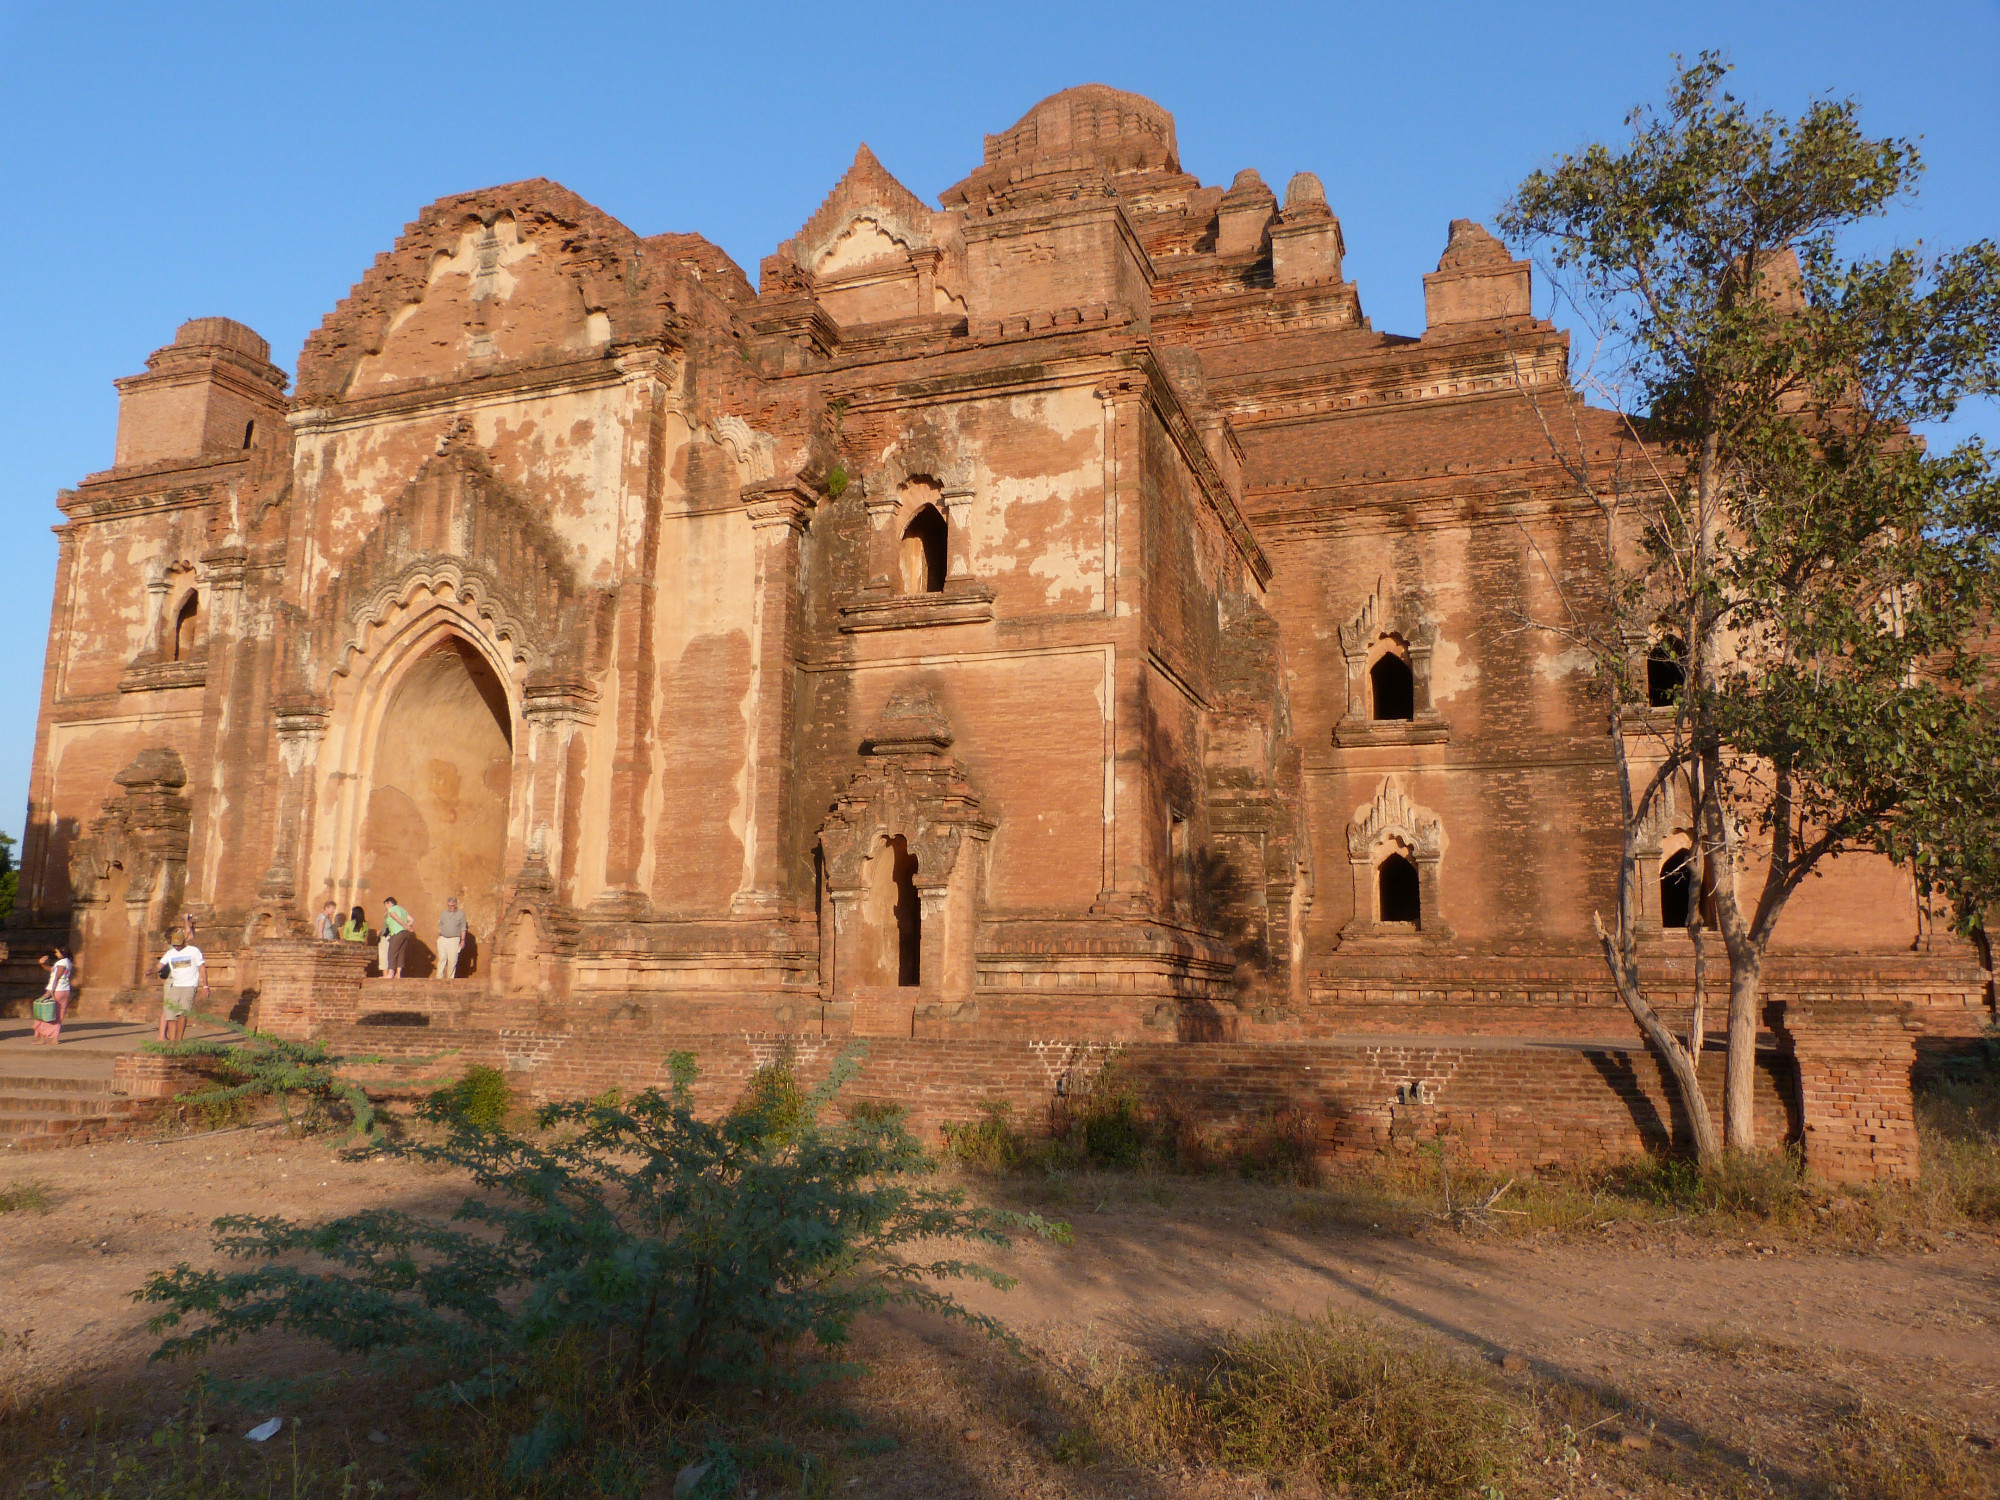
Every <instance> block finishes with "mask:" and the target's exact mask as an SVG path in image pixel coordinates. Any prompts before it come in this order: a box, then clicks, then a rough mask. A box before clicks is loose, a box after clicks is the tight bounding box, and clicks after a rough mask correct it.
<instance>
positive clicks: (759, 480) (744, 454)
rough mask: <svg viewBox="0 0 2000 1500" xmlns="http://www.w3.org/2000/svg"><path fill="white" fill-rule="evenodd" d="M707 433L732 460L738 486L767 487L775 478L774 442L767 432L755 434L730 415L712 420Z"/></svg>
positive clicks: (749, 426) (776, 453) (775, 447)
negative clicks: (726, 451) (734, 462)
mask: <svg viewBox="0 0 2000 1500" xmlns="http://www.w3.org/2000/svg"><path fill="white" fill-rule="evenodd" d="M708 432H709V434H710V436H711V437H712V438H713V440H714V441H715V442H716V443H718V444H719V445H721V446H722V447H724V448H727V449H728V450H729V455H730V457H731V458H733V459H735V460H736V475H737V482H738V483H739V484H742V485H755V484H767V483H769V482H770V481H771V480H773V479H775V478H777V474H778V440H777V438H775V437H774V436H772V435H771V434H770V433H768V432H760V431H758V430H757V429H756V428H755V427H752V426H751V425H750V424H749V423H748V422H746V421H744V420H743V418H741V417H739V416H736V415H734V414H732V415H730V416H726V417H718V418H716V420H715V421H714V422H713V423H712V424H711V425H710V426H709V428H708Z"/></svg>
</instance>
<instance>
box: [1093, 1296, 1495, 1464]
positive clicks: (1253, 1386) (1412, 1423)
mask: <svg viewBox="0 0 2000 1500" xmlns="http://www.w3.org/2000/svg"><path fill="white" fill-rule="evenodd" d="M1090 1420H1091V1423H1092V1426H1093V1428H1094V1430H1095V1432H1096V1434H1097V1436H1098V1438H1099V1440H1100V1441H1101V1442H1102V1443H1104V1444H1106V1445H1108V1446H1111V1447H1115V1448H1118V1449H1121V1450H1123V1451H1125V1452H1129V1453H1132V1454H1134V1455H1135V1456H1139V1457H1143V1458H1147V1459H1151V1460H1153V1461H1156V1462H1157V1461H1162V1460H1174V1459H1178V1460H1182V1461H1193V1462H1197V1463H1206V1464H1218V1465H1221V1466H1224V1467H1227V1468H1231V1469H1237V1470H1249V1471H1253V1472H1257V1473H1262V1474H1271V1475H1298V1474H1305V1475H1310V1476H1311V1477H1312V1478H1313V1479H1314V1480H1315V1481H1317V1482H1318V1483H1319V1484H1320V1485H1323V1486H1325V1487H1326V1489H1328V1490H1329V1491H1332V1492H1336V1493H1341V1494H1355V1495H1367V1496H1382V1497H1402V1496H1412V1497H1414V1496H1426V1497H1429V1496H1467V1497H1471V1496H1479V1495H1483V1494H1489V1493H1491V1492H1492V1491H1493V1490H1496V1489H1504V1488H1505V1486H1506V1485H1507V1484H1508V1483H1509V1482H1510V1481H1511V1480H1512V1478H1513V1476H1514V1475H1515V1474H1516V1473H1518V1472H1519V1470H1520V1469H1521V1467H1522V1465H1523V1463H1524V1461H1525V1457H1526V1451H1527V1437H1528V1433H1529V1430H1530V1428H1531V1426H1532V1416H1531V1413H1529V1412H1528V1410H1527V1409H1526V1407H1525V1406H1524V1404H1523V1403H1522V1402H1521V1400H1520V1399H1519V1398H1518V1397H1517V1396H1515V1395H1513V1394H1512V1393H1511V1392H1510V1391H1509V1390H1507V1389H1506V1388H1505V1387H1504V1386H1502V1385H1501V1384H1500V1383H1499V1382H1498V1381H1497V1380H1495V1379H1494V1378H1493V1377H1492V1376H1491V1375H1490V1374H1489V1373H1488V1372H1487V1371H1486V1370H1484V1369H1482V1368H1480V1367H1478V1366H1476V1365H1473V1364H1471V1363H1469V1362H1468V1361H1466V1360H1464V1359H1461V1358H1458V1357H1456V1356H1454V1355H1452V1354H1450V1353H1447V1352H1446V1351H1445V1350H1443V1349H1442V1348H1439V1347H1438V1346H1436V1345H1434V1344H1431V1343H1429V1342H1426V1341H1422V1340H1417V1339H1411V1338H1408V1337H1404V1336H1397V1335H1394V1334H1391V1333H1389V1332H1387V1331H1386V1330H1384V1329H1382V1328H1380V1327H1378V1326H1377V1325H1375V1324H1373V1323H1369V1322H1366V1321H1363V1320H1361V1319H1358V1318H1342V1317H1334V1316H1331V1315H1326V1316H1321V1317H1318V1318H1311V1319H1305V1320H1292V1319H1285V1320H1274V1321H1272V1322H1270V1323H1267V1324H1265V1325H1264V1326H1262V1327H1261V1328H1258V1329H1256V1330H1254V1331H1252V1332H1249V1333H1242V1334H1235V1335H1232V1336H1230V1337H1228V1338H1226V1339H1225V1340H1223V1341H1222V1342H1221V1343H1220V1344H1218V1345H1216V1346H1215V1347H1214V1348H1213V1349H1212V1350H1210V1351H1209V1353H1208V1354H1207V1355H1206V1356H1205V1357H1203V1358H1201V1359H1199V1360H1197V1361H1193V1362H1190V1363H1187V1364H1184V1365H1181V1366H1179V1367H1176V1368H1172V1369H1169V1370H1167V1371H1166V1372H1164V1373H1159V1374H1153V1375H1146V1376H1139V1377H1123V1378H1119V1379H1114V1380H1113V1381H1111V1382H1110V1383H1108V1384H1107V1385H1106V1386H1105V1387H1104V1388H1103V1389H1102V1390H1101V1391H1100V1392H1099V1393H1097V1396H1096V1399H1095V1402H1094V1404H1093V1409H1092V1411H1091V1413H1090Z"/></svg>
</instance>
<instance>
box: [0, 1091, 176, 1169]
mask: <svg viewBox="0 0 2000 1500" xmlns="http://www.w3.org/2000/svg"><path fill="white" fill-rule="evenodd" d="M154 1107H155V1105H154V1102H153V1101H150V1100H145V1099H134V1098H132V1097H131V1096H130V1095H129V1094H122V1093H119V1092H117V1090H116V1089H114V1088H113V1086H112V1080H111V1079H110V1078H109V1077H108V1076H107V1077H101V1078H100V1077H91V1076H85V1077H76V1076H49V1075H41V1074H31V1073H0V1151H44V1150H49V1149H51V1148H53V1147H56V1146H81V1145H86V1144H92V1143H95V1142H98V1141H103V1140H108V1139H111V1138H113V1137H116V1136H121V1135H125V1134H128V1133H129V1132H131V1131H132V1130H134V1129H136V1128H137V1127H138V1126H139V1125H141V1124H143V1123H144V1122H145V1121H146V1119H147V1118H148V1117H149V1116H150V1115H151V1114H152V1113H153V1110H154Z"/></svg>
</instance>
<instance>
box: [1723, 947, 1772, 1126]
mask: <svg viewBox="0 0 2000 1500" xmlns="http://www.w3.org/2000/svg"><path fill="white" fill-rule="evenodd" d="M1730 958H1731V962H1730V965H1729V1052H1728V1060H1727V1063H1726V1064H1725V1071H1724V1073H1723V1077H1722V1133H1723V1140H1724V1142H1725V1144H1727V1146H1728V1147H1729V1149H1730V1150H1731V1151H1755V1150H1756V1149H1757V1120H1756V1117H1755V1114H1754V1113H1753V1109H1754V1105H1755V1094H1756V1085H1757V1008H1758V1005H1757V1002H1758V999H1759V997H1760V996H1761V995H1762V994H1763V978H1764V966H1763V961H1762V958H1761V957H1746V958H1744V959H1742V960H1741V961H1738V960H1737V958H1736V955H1734V954H1731V955H1730Z"/></svg>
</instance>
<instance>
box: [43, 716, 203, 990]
mask: <svg viewBox="0 0 2000 1500" xmlns="http://www.w3.org/2000/svg"><path fill="white" fill-rule="evenodd" d="M112 780H113V781H115V782H116V783H117V784H118V785H119V786H120V787H121V788H123V791H122V793H120V794H119V795H116V796H112V797H109V798H107V799H105V802H104V810H103V812H102V814H101V815H100V816H99V817H97V818H96V819H94V820H93V821H92V823H91V825H90V828H89V830H88V831H87V832H86V833H85V834H84V836H83V837H82V838H80V839H78V840H77V841H76V842H75V843H74V844H73V845H71V847H70V855H69V875H70V889H71V890H72V891H73V892H74V893H75V894H74V897H73V900H74V906H75V914H74V916H73V917H72V919H71V923H72V934H71V942H72V945H73V946H74V948H75V949H76V950H77V952H78V953H79V954H80V955H82V956H83V957H84V958H86V959H88V958H90V957H91V956H92V955H91V953H90V950H92V949H95V950H97V952H98V953H99V954H104V953H109V952H111V951H113V950H114V949H117V950H119V951H122V952H123V953H124V954H125V959H124V961H123V964H122V968H123V970H124V972H120V973H115V974H104V975H102V978H101V981H100V982H102V983H104V984H107V985H110V986H112V987H113V988H114V989H116V990H125V989H130V988H132V987H133V986H135V985H136V984H137V983H138V978H139V965H140V963H141V962H142V961H143V960H144V958H145V957H146V953H147V949H148V947H149V944H150V942H151V941H152V940H153V939H155V938H158V937H160V936H163V935H164V934H165V932H166V930H167V928H168V927H169V926H170V925H171V924H172V923H173V921H174V920H175V918H177V917H178V916H179V915H180V913H181V902H182V896H183V893H184V891H185V889H186V880H187V854H188V831H189V828H190V826H191V817H190V807H189V804H188V800H187V798H186V797H185V796H184V795H183V794H182V788H184V787H185V786H186V785H187V768H186V767H185V766H184V765H182V764H181V758H180V756H179V755H177V754H175V753H174V752H173V751H172V750H170V749H167V748H166V747H165V746H156V747H154V748H153V749H150V750H142V751H140V752H139V754H138V755H137V756H135V757H134V758H133V760H132V763H131V764H130V765H128V766H127V767H126V768H125V769H124V770H122V771H120V772H119V773H118V774H117V775H116V776H114V777H113V778H112ZM119 869H122V870H124V872H125V875H126V885H125V900H124V903H123V905H124V910H122V911H118V910H113V902H112V899H111V888H112V874H113V872H114V871H116V870H119ZM93 977H94V978H95V977H96V976H93Z"/></svg>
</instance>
